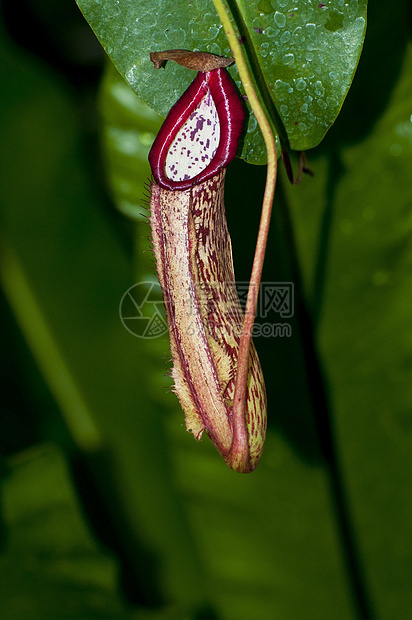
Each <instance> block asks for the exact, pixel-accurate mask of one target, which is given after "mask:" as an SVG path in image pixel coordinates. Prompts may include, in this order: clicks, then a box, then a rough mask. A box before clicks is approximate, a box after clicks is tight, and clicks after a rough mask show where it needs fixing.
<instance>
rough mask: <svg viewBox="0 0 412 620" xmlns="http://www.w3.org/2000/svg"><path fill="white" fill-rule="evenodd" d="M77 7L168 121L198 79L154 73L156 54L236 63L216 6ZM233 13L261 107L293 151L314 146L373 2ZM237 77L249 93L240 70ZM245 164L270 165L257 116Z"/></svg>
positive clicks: (241, 8)
mask: <svg viewBox="0 0 412 620" xmlns="http://www.w3.org/2000/svg"><path fill="white" fill-rule="evenodd" d="M77 4H78V5H79V7H80V9H81V10H82V12H83V14H84V15H85V17H86V19H87V20H88V22H89V24H90V25H91V27H92V28H93V30H94V32H95V33H96V35H97V37H98V38H99V40H100V41H101V43H102V45H103V47H104V49H105V50H106V52H107V54H108V55H109V57H110V58H111V60H112V61H113V63H114V65H115V66H116V68H117V69H118V71H119V72H120V73H121V75H122V76H123V77H124V78H125V79H126V81H127V82H128V83H129V84H130V86H131V87H132V88H133V90H134V91H135V92H136V93H137V94H138V95H139V96H140V97H141V98H142V99H143V100H144V101H146V102H147V103H148V105H149V106H150V107H152V108H153V109H154V110H156V112H158V113H159V114H161V115H163V116H166V114H167V113H168V111H169V110H170V108H171V106H172V105H173V104H174V103H175V102H176V101H177V99H178V98H179V97H180V95H181V94H182V92H183V91H184V90H185V89H186V88H187V87H188V85H189V84H190V82H191V81H192V79H193V74H192V72H191V71H189V70H187V69H184V68H183V67H180V66H178V65H175V64H174V63H168V65H167V69H166V70H157V71H156V70H154V69H153V66H152V64H151V62H150V60H149V52H151V51H159V50H163V49H172V48H185V49H191V50H196V49H202V50H203V51H207V52H211V53H214V54H220V55H224V56H230V55H231V51H230V48H229V46H228V43H227V40H226V37H225V35H224V32H223V30H222V25H221V23H220V21H219V19H218V17H217V14H216V11H215V8H214V6H213V2H212V1H211V0H195V1H194V2H191V3H187V2H185V1H183V0H165V2H163V3H162V5H161V7H160V8H159V7H157V6H156V7H154V5H153V3H152V2H150V1H149V0H140V1H139V2H132V1H131V0H105V2H95V1H94V0H78V1H77ZM289 5H290V6H289ZM230 6H231V8H232V12H233V16H234V19H235V22H236V25H237V28H238V31H239V33H240V35H241V36H242V37H243V38H244V44H245V51H246V52H247V55H248V60H249V63H250V69H251V72H252V75H254V78H255V80H256V81H257V85H258V88H259V89H260V91H259V96H260V98H261V101H262V103H263V105H264V106H265V107H266V109H268V110H269V113H270V110H271V109H272V116H273V118H274V120H275V122H276V118H275V116H276V115H275V114H274V112H273V104H275V106H276V109H277V113H278V114H280V117H281V119H282V121H283V123H284V125H285V128H286V132H287V134H288V138H289V141H290V144H291V147H292V148H294V149H297V150H303V149H308V148H312V147H314V146H316V145H317V144H318V143H319V142H320V141H321V140H322V138H323V136H324V135H325V133H326V132H327V130H328V129H329V127H330V126H331V125H332V124H333V122H334V120H335V118H336V116H337V114H338V113H339V110H340V108H341V106H342V103H343V101H344V98H345V96H346V93H347V91H348V89H349V87H350V84H351V81H352V79H353V75H354V72H355V69H356V66H357V63H358V59H359V55H360V52H361V49H362V44H363V38H364V34H365V26H366V21H365V20H366V0H359V2H351V3H349V4H343V3H342V2H340V1H339V0H330V1H328V2H327V3H326V4H325V5H322V6H321V5H319V4H318V3H314V2H312V1H311V0H307V1H306V2H300V3H299V6H298V7H296V6H295V5H294V4H293V3H290V2H289V1H287V0H279V1H277V0H274V1H273V2H269V0H254V1H252V2H247V3H243V2H241V1H239V2H236V3H231V4H230ZM229 72H230V73H231V75H232V77H233V78H234V80H235V83H236V85H237V86H238V87H239V88H240V90H241V91H242V88H241V85H240V81H239V77H238V73H237V69H236V67H235V66H234V67H230V68H229ZM279 132H280V133H282V132H283V130H282V128H281V127H279ZM241 156H242V158H244V159H245V160H246V161H248V162H250V163H265V161H266V155H265V150H264V144H263V139H262V136H261V134H260V131H259V129H258V128H257V125H256V119H255V118H254V116H253V115H252V114H251V115H250V117H249V121H248V125H247V130H246V134H245V139H244V144H243V150H242V154H241Z"/></svg>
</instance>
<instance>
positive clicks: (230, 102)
mask: <svg viewBox="0 0 412 620" xmlns="http://www.w3.org/2000/svg"><path fill="white" fill-rule="evenodd" d="M208 89H209V90H210V92H211V95H212V97H213V101H214V102H215V106H216V110H217V114H218V117H219V122H220V141H219V146H218V147H217V150H216V153H215V156H214V157H213V159H212V161H211V162H210V163H209V164H208V166H206V168H205V169H204V170H202V172H200V173H199V174H198V175H196V176H195V177H193V178H191V179H187V180H185V181H172V180H171V179H169V177H167V176H166V173H165V162H166V156H167V153H168V150H169V147H170V145H171V144H172V142H173V141H174V139H175V137H176V135H177V133H178V131H179V129H180V128H181V127H182V125H183V124H184V123H185V122H186V119H187V118H188V117H189V116H190V115H191V114H192V112H194V110H195V109H196V108H197V106H198V105H199V103H200V101H201V100H202V99H203V97H204V96H205V94H206V92H207V90H208ZM244 119H245V112H244V109H243V103H242V100H241V99H240V97H239V95H238V93H237V91H236V89H235V87H234V85H233V83H232V81H231V79H230V77H229V76H228V74H227V73H226V71H225V69H214V70H213V71H207V72H202V71H199V73H198V74H197V76H196V77H195V79H194V80H193V82H192V83H191V85H190V86H189V88H188V89H187V90H186V91H185V92H184V93H183V95H182V96H181V97H180V99H179V100H178V101H177V102H176V103H175V104H174V106H173V107H172V108H171V110H170V112H169V114H168V115H167V117H166V119H165V121H164V123H163V125H162V126H161V128H160V131H159V133H158V134H157V136H156V139H155V141H154V142H153V145H152V148H151V149H150V153H149V163H150V167H151V169H152V173H153V177H154V179H155V181H156V183H157V184H158V185H160V186H161V187H164V188H165V189H179V190H185V189H189V187H192V186H193V185H197V184H199V183H202V182H203V181H206V180H207V179H210V177H212V176H214V175H215V174H216V172H217V171H218V170H219V169H220V168H223V167H225V166H227V165H228V164H229V163H230V162H231V161H232V159H234V157H235V155H236V151H237V147H238V144H239V138H240V134H241V133H242V129H243V121H244Z"/></svg>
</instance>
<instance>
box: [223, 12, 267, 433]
mask: <svg viewBox="0 0 412 620" xmlns="http://www.w3.org/2000/svg"><path fill="white" fill-rule="evenodd" d="M213 4H214V5H215V8H216V11H217V13H218V15H219V18H220V20H221V22H222V24H223V27H224V29H225V33H226V36H227V39H228V41H229V45H230V48H231V50H232V54H233V57H234V59H235V61H236V65H237V68H238V71H239V76H240V79H241V80H242V84H243V87H244V89H245V93H246V95H247V98H248V101H249V103H250V106H251V108H252V110H253V112H254V114H255V117H256V120H257V122H258V124H259V127H260V130H261V132H262V134H263V138H264V140H265V146H266V151H267V160H268V163H267V175H266V186H265V193H264V196H263V203H262V215H261V219H260V225H259V232H258V238H257V241H256V251H255V256H254V259H253V267H252V273H251V276H250V283H249V290H248V295H247V301H246V310H245V319H244V323H243V329H242V335H241V339H240V346H239V357H238V366H237V374H236V385H235V395H234V399H233V429H234V442H235V443H238V442H239V440H240V436H243V437H244V434H245V432H246V421H245V400H246V386H247V377H248V372H249V351H250V343H251V340H252V329H253V325H254V322H255V316H256V307H257V299H258V291H259V286H260V280H261V277H262V269H263V262H264V258H265V251H266V244H267V237H268V231H269V225H270V219H271V215H272V205H273V198H274V195H275V186H276V176H277V153H276V142H275V137H274V135H273V132H272V129H271V127H270V124H269V121H268V119H267V118H266V115H265V112H264V110H263V108H262V106H261V105H260V102H259V99H258V97H257V94H256V92H255V89H254V87H253V82H252V79H251V77H250V75H249V71H248V69H247V66H246V63H245V60H244V58H243V55H242V50H241V47H240V44H239V40H238V37H237V35H236V33H235V30H234V28H233V25H232V23H231V21H230V18H229V16H228V14H227V12H226V9H225V7H224V5H223V3H222V1H221V0H213Z"/></svg>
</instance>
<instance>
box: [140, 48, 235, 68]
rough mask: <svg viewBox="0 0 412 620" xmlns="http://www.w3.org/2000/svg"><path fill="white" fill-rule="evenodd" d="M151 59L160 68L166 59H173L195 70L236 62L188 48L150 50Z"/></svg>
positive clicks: (225, 65)
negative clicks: (161, 50) (191, 50)
mask: <svg viewBox="0 0 412 620" xmlns="http://www.w3.org/2000/svg"><path fill="white" fill-rule="evenodd" d="M150 60H151V61H152V63H153V64H154V66H155V69H159V68H160V67H161V66H162V65H163V63H164V62H166V60H173V61H174V62H177V64H179V65H182V67H186V69H193V70H194V71H213V69H220V68H221V67H228V66H229V65H231V64H232V63H233V62H234V59H233V58H224V57H223V56H216V55H215V54H208V53H207V52H190V51H188V50H164V51H163V52H150Z"/></svg>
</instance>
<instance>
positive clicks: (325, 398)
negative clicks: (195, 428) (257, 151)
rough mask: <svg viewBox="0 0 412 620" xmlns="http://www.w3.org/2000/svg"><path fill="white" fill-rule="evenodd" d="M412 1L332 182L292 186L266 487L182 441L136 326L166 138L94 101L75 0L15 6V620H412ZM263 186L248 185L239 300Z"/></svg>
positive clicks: (3, 576)
mask: <svg viewBox="0 0 412 620" xmlns="http://www.w3.org/2000/svg"><path fill="white" fill-rule="evenodd" d="M408 6H409V5H408V2H406V0H405V1H404V2H401V3H398V4H397V5H396V10H394V6H393V5H392V6H391V5H389V4H388V3H385V2H383V1H382V0H379V2H375V3H373V6H372V7H371V8H370V12H369V19H368V21H369V27H368V32H367V37H366V43H365V48H364V53H363V55H362V57H361V62H360V65H359V68H358V71H357V74H356V77H355V81H354V83H353V86H352V88H351V90H350V92H349V95H348V98H347V100H346V102H345V104H344V107H343V110H342V112H341V115H340V116H339V118H338V120H337V122H336V123H335V125H334V126H333V127H332V129H331V130H330V132H329V134H328V135H327V137H326V139H325V140H324V141H323V143H322V144H321V146H320V147H318V148H317V149H314V150H312V151H310V152H309V153H308V155H309V158H310V164H311V167H312V169H313V170H314V172H315V176H314V178H312V179H311V178H305V179H304V180H303V182H302V184H301V185H300V186H299V187H292V186H289V185H288V182H287V181H286V180H285V178H284V176H285V175H284V174H283V173H282V174H281V178H280V180H279V186H278V191H277V196H276V200H275V202H276V205H275V214H274V221H273V225H272V228H271V232H270V240H269V249H268V256H267V260H266V266H265V274H264V279H265V280H266V281H267V282H288V281H293V282H294V284H295V292H296V300H295V315H294V317H293V318H292V319H290V320H289V323H290V326H291V330H292V336H291V337H290V338H279V337H278V338H259V339H257V341H256V345H257V348H258V351H259V354H260V357H261V360H262V364H263V367H264V371H265V377H266V381H267V387H268V397H269V433H268V441H267V445H266V448H265V452H264V455H263V457H262V461H261V463H260V464H259V467H258V469H257V470H256V472H254V473H253V474H251V475H249V476H240V475H237V474H234V473H233V472H232V471H230V470H229V469H228V468H226V466H225V465H224V463H223V461H222V460H221V458H220V456H219V455H218V454H217V453H216V452H215V450H214V448H213V447H212V446H211V444H210V442H209V441H208V440H207V438H205V439H204V440H203V441H202V442H201V443H200V444H198V443H196V442H195V441H194V440H193V438H192V437H191V436H190V435H189V434H188V433H185V432H184V427H183V426H182V424H183V415H182V412H181V411H180V409H179V406H178V403H177V400H176V398H175V397H174V396H173V395H172V394H170V393H169V390H167V389H164V388H165V387H167V386H170V380H169V379H168V378H167V377H164V373H165V372H166V371H167V369H168V368H169V366H170V363H169V361H168V353H167V350H168V343H167V337H166V336H164V337H163V338H158V339H153V340H143V339H139V338H136V337H133V336H132V335H131V334H130V333H129V332H128V331H127V330H126V329H125V328H124V327H123V325H122V323H121V320H120V317H119V304H120V300H121V298H122V296H123V294H124V293H125V292H126V291H127V290H128V289H129V287H131V286H132V285H133V284H134V283H136V282H140V281H144V280H145V281H153V279H154V268H153V263H152V259H151V254H150V251H148V250H149V241H148V239H147V237H148V235H149V230H148V226H147V224H146V222H145V221H144V219H145V218H144V209H142V204H144V200H145V183H146V179H147V178H148V176H149V169H148V167H147V162H146V153H147V150H148V148H149V143H150V136H151V135H154V134H155V132H156V127H157V126H158V123H159V119H158V118H157V117H156V115H155V114H154V113H152V112H150V111H148V110H147V109H146V108H145V107H144V105H143V104H141V102H139V101H138V100H137V99H135V98H134V95H133V93H132V91H131V90H130V88H129V86H128V85H127V84H125V83H124V82H123V81H122V80H121V79H120V78H119V76H118V74H117V73H116V72H115V71H114V69H113V68H112V67H109V68H108V69H107V70H106V73H105V76H104V79H103V85H102V88H101V90H100V94H99V97H97V86H98V83H99V82H100V72H101V67H102V58H101V56H99V47H98V45H96V43H95V41H94V38H93V35H92V34H91V33H90V32H89V31H88V29H87V26H86V23H85V22H84V20H83V18H82V16H81V14H80V12H79V11H78V10H77V8H76V6H75V4H74V2H69V1H68V0H67V1H66V0H65V2H62V3H59V9H58V11H57V8H56V5H55V4H54V3H51V2H49V1H48V0H42V1H41V2H34V1H33V2H30V1H29V0H27V2H25V3H23V7H21V6H20V3H19V10H17V9H16V8H15V9H14V10H13V9H12V7H11V6H8V7H7V8H6V7H5V8H4V15H3V24H2V28H1V43H0V50H1V57H2V62H1V64H0V89H1V90H0V92H1V98H0V128H1V136H2V148H1V151H0V206H1V213H0V253H1V256H0V259H1V261H0V281H1V285H2V290H3V295H4V298H2V299H1V305H0V312H1V317H2V327H3V329H2V339H1V345H2V349H1V356H0V359H1V371H2V375H1V376H2V393H1V399H2V405H1V415H0V430H1V433H0V447H1V450H2V461H1V469H0V472H1V475H2V480H3V485H2V503H1V519H2V520H1V530H0V533H1V536H2V538H1V555H0V617H1V618H5V619H6V620H26V618H27V617H30V618H34V619H36V620H37V619H38V620H43V619H46V618H48V619H53V620H54V619H56V620H57V619H59V620H60V619H61V618H65V619H70V620H80V619H81V620H88V619H89V618H90V619H91V618H96V619H97V618H103V619H106V618H107V619H109V618H113V619H114V618H116V620H122V619H123V618H124V619H125V620H126V619H128V618H130V619H131V618H153V619H154V618H155V619H159V620H163V619H166V618H168V619H169V618H170V619H179V620H186V619H187V620H195V619H200V618H202V619H206V618H222V620H226V619H227V620H234V619H236V620H249V619H251V618H259V619H262V620H265V619H268V620H269V619H272V618H281V619H282V620H283V619H285V620H286V619H287V620H289V619H290V620H311V619H314V620H315V619H316V620H329V619H330V618H332V617H333V618H334V620H341V619H342V620H355V619H357V618H364V619H372V618H377V619H379V620H393V619H394V618H396V619H397V620H407V619H408V618H409V617H410V612H411V609H412V589H411V587H410V583H411V580H412V530H411V526H410V524H411V522H412V498H411V494H410V489H411V483H412V479H411V472H412V463H411V461H412V423H411V420H412V418H411V409H412V407H411V405H412V392H411V390H410V376H411V371H412V363H411V351H412V336H411V334H412V332H411V327H410V326H411V315H412V312H411V302H410V300H411V298H412V290H411V286H412V285H411V278H410V277H409V274H410V272H411V265H412V253H411V247H412V246H411V241H410V239H411V228H412V219H411V212H412V189H411V183H410V170H411V167H412V105H411V101H412V51H411V47H410V45H408V36H409V25H410V14H408ZM23 9H24V10H23ZM24 26H26V28H25V27H24ZM29 26H30V27H29ZM97 105H99V107H100V113H98V111H97ZM98 119H100V121H99V122H98ZM99 125H100V127H99ZM98 136H101V144H102V146H103V148H102V151H100V150H99V148H98V139H99V137H98ZM101 153H103V157H102V155H101ZM264 172H265V171H264V169H263V168H262V167H252V166H248V165H247V164H245V163H244V162H241V161H237V162H235V163H234V164H232V165H231V166H230V168H229V170H228V181H227V194H226V205H227V215H228V221H229V229H230V230H231V234H232V239H233V245H234V260H235V267H236V272H237V278H238V280H239V281H240V282H242V281H243V282H244V281H246V280H247V279H248V276H249V270H250V265H251V260H252V255H253V248H254V241H255V236H256V230H257V226H258V219H259V209H260V198H261V195H262V192H263V184H264ZM109 196H111V197H113V200H114V202H115V203H116V206H117V207H118V211H116V209H115V208H114V203H112V202H111V199H110V198H109ZM319 369H320V370H321V373H320V374H319V373H318V372H317V371H318V370H319Z"/></svg>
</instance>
